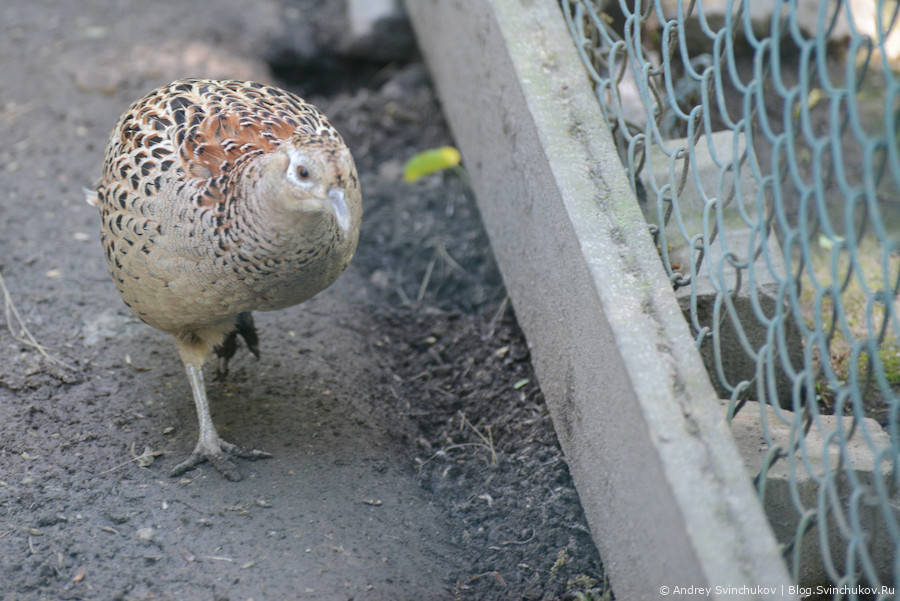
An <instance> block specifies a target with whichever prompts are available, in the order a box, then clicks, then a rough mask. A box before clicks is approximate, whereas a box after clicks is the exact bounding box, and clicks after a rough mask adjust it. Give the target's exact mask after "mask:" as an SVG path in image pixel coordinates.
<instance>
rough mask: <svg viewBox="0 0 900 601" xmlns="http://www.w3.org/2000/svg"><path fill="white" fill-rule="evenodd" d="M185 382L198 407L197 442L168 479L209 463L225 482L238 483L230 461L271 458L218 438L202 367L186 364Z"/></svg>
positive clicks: (236, 471) (237, 473)
mask: <svg viewBox="0 0 900 601" xmlns="http://www.w3.org/2000/svg"><path fill="white" fill-rule="evenodd" d="M185 369H186V371H187V375H188V380H190V382H191V391H192V392H193V394H194V405H196V406H197V418H198V420H199V422H200V438H199V439H198V440H197V446H195V447H194V451H193V452H192V453H191V456H190V457H188V458H187V459H186V460H185V461H182V462H181V463H179V464H178V465H176V466H175V467H174V468H173V469H172V471H171V472H169V475H170V476H173V477H174V476H180V475H181V474H183V473H185V472H187V471H188V470H190V469H193V468H195V467H197V466H198V465H200V464H201V463H203V462H204V461H208V462H209V463H210V465H212V466H213V467H214V468H215V469H216V470H217V471H218V472H219V473H220V474H222V475H223V476H225V478H227V479H228V480H232V481H236V480H240V479H241V473H240V471H239V470H238V468H237V466H236V465H235V464H234V462H233V461H232V460H231V457H240V458H242V459H265V458H267V457H271V456H272V455H271V454H270V453H266V452H265V451H260V450H258V449H244V448H242V447H239V446H237V445H234V444H231V443H230V442H228V441H225V440H222V439H221V438H219V434H218V433H217V432H216V427H215V425H213V421H212V416H211V415H210V413H209V401H208V400H207V398H206V385H205V384H204V382H203V367H201V366H197V365H192V364H190V363H185Z"/></svg>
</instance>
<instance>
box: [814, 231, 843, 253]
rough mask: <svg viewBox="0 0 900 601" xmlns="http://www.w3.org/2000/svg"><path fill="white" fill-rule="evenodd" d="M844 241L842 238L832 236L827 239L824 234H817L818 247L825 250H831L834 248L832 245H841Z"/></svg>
mask: <svg viewBox="0 0 900 601" xmlns="http://www.w3.org/2000/svg"><path fill="white" fill-rule="evenodd" d="M843 241H844V238H843V237H842V236H834V237H833V238H829V237H828V236H826V235H825V234H819V247H820V248H823V249H825V250H831V249H832V248H834V243H835V242H837V243H841V242H843Z"/></svg>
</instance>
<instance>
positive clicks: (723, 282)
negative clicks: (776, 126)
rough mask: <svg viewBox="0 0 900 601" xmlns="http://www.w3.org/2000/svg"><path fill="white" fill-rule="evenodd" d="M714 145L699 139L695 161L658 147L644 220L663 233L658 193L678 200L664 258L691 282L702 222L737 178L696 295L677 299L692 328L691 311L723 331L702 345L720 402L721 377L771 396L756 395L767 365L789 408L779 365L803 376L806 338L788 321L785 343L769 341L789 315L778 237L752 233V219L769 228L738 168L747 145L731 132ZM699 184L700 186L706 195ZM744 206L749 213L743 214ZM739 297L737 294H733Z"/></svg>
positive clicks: (672, 145) (724, 392) (788, 383)
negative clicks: (775, 325)
mask: <svg viewBox="0 0 900 601" xmlns="http://www.w3.org/2000/svg"><path fill="white" fill-rule="evenodd" d="M735 136H737V143H736V144H735ZM711 138H712V146H711V147H710V144H709V142H708V140H707V138H706V137H705V136H704V137H701V138H700V140H698V141H697V143H696V145H695V146H694V149H693V152H692V153H691V154H688V153H687V152H685V153H676V152H672V151H671V150H670V153H669V154H666V153H665V152H663V150H662V149H660V148H659V147H658V146H653V147H652V148H651V149H650V152H649V159H650V160H649V165H648V168H647V169H645V170H644V172H643V173H642V178H643V182H644V187H645V189H646V190H647V195H648V198H647V202H646V203H645V204H644V206H643V209H644V216H645V218H646V219H647V221H648V222H649V223H654V224H657V225H659V213H658V211H657V202H656V192H655V191H656V190H662V194H663V197H664V198H674V197H675V196H676V193H677V206H678V211H679V213H680V214H679V216H678V217H677V218H676V216H674V215H673V217H672V218H671V219H670V220H669V224H668V226H667V227H666V231H665V233H666V236H665V240H666V251H667V253H668V255H669V261H670V263H671V264H672V265H673V268H675V269H679V268H680V271H681V273H683V274H685V275H686V276H687V275H689V274H690V266H691V260H692V258H693V257H697V256H698V255H697V251H696V250H692V248H691V243H690V241H689V240H690V239H691V238H693V237H694V236H697V235H700V234H703V232H704V223H703V216H704V211H705V210H706V209H707V205H708V204H709V203H710V202H713V200H714V199H716V198H725V197H727V196H728V195H729V193H730V191H731V190H732V189H733V188H734V187H735V185H736V182H735V173H737V174H738V176H739V180H740V181H739V182H738V189H739V190H740V192H739V193H735V195H734V198H733V199H732V200H731V201H730V204H725V205H723V206H721V207H720V208H718V209H714V210H713V212H712V214H711V216H710V218H709V223H710V224H713V223H715V221H716V218H717V215H716V211H718V212H719V213H720V215H718V218H719V219H720V220H721V222H722V224H723V226H722V229H721V230H720V231H718V233H717V235H716V237H715V239H711V240H710V241H709V243H708V244H707V245H706V252H705V254H704V256H703V260H702V263H701V265H700V270H699V271H698V273H697V274H696V281H695V283H694V285H693V293H694V295H693V296H692V288H691V286H683V287H681V288H679V289H678V290H676V292H675V296H676V297H677V298H678V304H679V306H680V307H681V310H682V311H683V312H684V315H685V318H686V319H687V320H688V321H689V322H692V315H691V312H692V309H693V310H694V312H695V315H696V319H697V322H698V323H699V325H700V327H709V328H712V327H713V324H715V323H718V324H719V325H718V334H717V337H718V341H714V340H712V339H710V338H707V339H706V340H704V341H703V343H702V344H701V345H700V354H701V356H702V357H703V362H704V364H705V365H706V369H707V371H709V374H710V377H711V378H712V381H713V385H714V386H715V387H716V391H717V392H718V394H719V396H721V397H730V396H731V391H730V390H729V389H728V387H727V386H725V385H724V384H723V382H722V377H724V379H725V381H726V382H727V383H728V385H729V386H730V387H735V386H737V385H738V384H740V383H741V382H744V381H746V382H751V391H750V396H749V398H752V399H758V398H760V396H765V395H759V394H757V386H760V385H761V386H764V387H767V386H768V384H769V382H768V381H767V379H768V377H769V376H768V375H767V369H766V367H767V364H768V363H773V364H774V365H775V366H776V368H775V370H774V373H775V381H774V382H773V383H772V384H774V389H775V391H776V392H777V396H778V398H779V400H780V401H781V404H782V406H784V407H790V403H791V387H792V384H793V382H792V380H791V378H790V377H789V376H788V374H787V372H786V371H785V370H784V369H783V368H782V366H781V360H782V359H781V357H783V356H787V357H788V358H789V359H790V361H791V364H792V366H794V367H796V368H797V369H800V368H801V367H802V365H803V338H802V336H801V334H800V331H799V329H798V328H797V326H796V324H795V323H794V321H793V320H792V319H790V318H788V319H785V320H784V321H783V324H782V327H783V330H784V337H783V338H781V337H775V338H774V340H773V341H771V342H770V341H769V340H768V321H769V320H771V319H772V318H773V317H774V316H775V315H776V314H777V313H779V312H785V311H787V310H788V306H787V304H786V303H785V302H784V301H783V300H779V290H780V288H781V287H782V286H783V285H785V282H787V274H786V270H785V266H784V259H783V257H782V252H781V246H780V245H779V244H778V240H777V239H776V238H775V236H774V235H772V234H769V235H766V237H765V240H761V239H760V238H761V232H762V230H763V229H764V225H763V227H760V228H754V227H751V225H748V221H747V216H749V217H750V219H755V220H757V221H758V222H759V223H761V224H764V222H765V215H758V214H757V210H756V206H755V204H756V195H757V191H758V189H759V185H758V183H757V181H756V180H755V179H754V178H753V176H752V173H751V170H750V169H749V167H747V166H746V165H744V166H743V167H740V168H738V167H737V166H736V165H737V161H738V160H739V159H740V157H741V156H742V155H743V154H744V153H745V150H746V141H745V139H744V137H743V136H742V135H739V134H735V133H734V132H732V131H722V132H717V133H715V134H713V135H712V136H711ZM688 146H689V145H688V140H687V139H681V140H671V141H669V142H667V143H666V147H667V148H668V149H672V150H674V149H677V148H679V147H682V148H685V149H687V148H688ZM746 160H749V159H746ZM686 161H690V162H689V164H688V165H687V168H688V176H687V179H686V180H685V184H684V188H683V189H682V190H681V191H680V192H677V191H675V190H672V189H671V188H670V189H669V190H663V188H664V187H665V186H667V185H669V184H670V182H671V176H672V175H673V174H675V175H676V177H675V179H676V182H677V181H678V179H679V177H678V176H679V174H681V173H682V172H683V170H684V168H685V162H686ZM697 182H702V184H701V186H702V189H701V187H698V185H697ZM720 183H721V185H720ZM673 185H675V184H673ZM708 199H709V200H708ZM739 203H743V204H744V206H743V207H740V206H738V204H739ZM682 227H683V228H684V231H683V232H682V229H681V228H682ZM754 230H756V231H754ZM707 231H708V233H709V234H711V233H712V232H713V229H712V227H711V225H709V226H707ZM685 234H686V236H687V238H686V237H685ZM710 238H712V236H711V235H710ZM759 251H762V252H759ZM754 257H755V259H754ZM735 265H746V267H741V268H740V270H741V272H742V273H740V274H739V273H738V268H737V267H735ZM735 290H736V291H737V293H736V294H733V293H732V292H733V291H735ZM720 294H724V295H725V296H727V298H728V299H729V301H730V303H731V304H732V306H733V308H734V312H733V313H734V314H733V315H732V314H731V312H730V311H729V310H728V307H727V304H725V303H724V301H725V298H724V297H723V298H722V299H719V300H717V299H718V296H719V295H720ZM717 302H719V306H718V308H717ZM744 339H746V343H745V342H744ZM716 342H717V344H718V346H717V345H716ZM782 346H783V347H784V348H782ZM782 351H783V352H782ZM760 352H763V353H765V357H764V359H765V360H764V361H757V354H758V353H760ZM720 367H721V370H720V369H719V368H720Z"/></svg>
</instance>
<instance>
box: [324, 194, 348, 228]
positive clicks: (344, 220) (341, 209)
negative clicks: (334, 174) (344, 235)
mask: <svg viewBox="0 0 900 601" xmlns="http://www.w3.org/2000/svg"><path fill="white" fill-rule="evenodd" d="M328 201H329V202H330V203H331V207H332V209H333V210H334V217H335V219H337V222H338V226H340V228H341V230H342V231H343V232H347V231H348V230H349V229H350V209H349V208H347V195H346V194H345V193H344V189H343V188H332V189H331V190H329V191H328Z"/></svg>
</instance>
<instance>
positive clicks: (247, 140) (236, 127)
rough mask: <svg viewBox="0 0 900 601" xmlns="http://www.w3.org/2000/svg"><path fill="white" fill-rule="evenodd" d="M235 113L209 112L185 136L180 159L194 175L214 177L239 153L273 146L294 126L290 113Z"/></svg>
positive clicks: (206, 177) (291, 130)
mask: <svg viewBox="0 0 900 601" xmlns="http://www.w3.org/2000/svg"><path fill="white" fill-rule="evenodd" d="M241 121H242V120H241V115H240V114H238V113H218V114H212V115H208V116H207V117H206V118H205V119H203V121H201V122H200V124H199V125H197V126H196V127H195V128H191V131H190V132H189V133H188V134H187V135H186V136H185V139H184V145H183V147H182V150H181V159H182V161H183V163H184V166H185V171H186V172H187V173H190V174H191V175H192V176H194V177H200V178H203V179H216V178H218V177H219V176H220V175H222V174H223V173H224V172H225V171H227V169H228V167H229V166H232V165H234V163H235V162H236V161H237V160H239V159H240V158H242V157H245V156H248V155H255V154H258V153H260V152H270V151H271V150H274V149H275V147H276V146H278V144H280V143H281V141H282V140H284V139H287V138H290V137H291V134H292V133H293V131H294V130H295V129H296V128H297V126H298V123H297V121H296V120H294V119H293V118H291V117H289V116H284V117H281V118H278V117H275V116H274V115H273V116H271V117H269V118H268V119H265V120H263V121H256V122H247V121H248V120H245V121H244V123H242V122H241Z"/></svg>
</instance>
